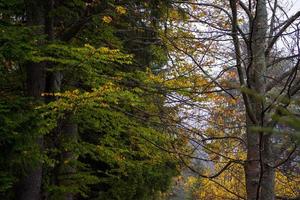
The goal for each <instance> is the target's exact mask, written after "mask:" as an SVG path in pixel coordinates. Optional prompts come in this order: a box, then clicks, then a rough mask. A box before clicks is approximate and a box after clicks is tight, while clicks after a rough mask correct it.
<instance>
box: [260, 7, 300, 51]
mask: <svg viewBox="0 0 300 200" xmlns="http://www.w3.org/2000/svg"><path fill="white" fill-rule="evenodd" d="M298 17H300V11H298V12H297V13H296V14H294V15H293V16H292V17H290V18H289V19H287V20H286V21H285V25H284V26H283V27H282V28H281V29H280V30H279V31H278V33H277V34H276V35H275V36H273V39H272V40H270V42H269V44H268V47H267V49H266V51H265V55H266V56H267V55H269V53H270V51H271V49H272V48H273V46H274V44H275V43H276V41H277V40H278V38H279V37H280V36H281V34H282V33H283V32H284V31H285V30H286V29H287V28H288V27H289V26H290V25H291V24H292V23H293V22H294V21H295V20H296V19H297V18H298Z"/></svg>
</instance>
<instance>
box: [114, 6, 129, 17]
mask: <svg viewBox="0 0 300 200" xmlns="http://www.w3.org/2000/svg"><path fill="white" fill-rule="evenodd" d="M116 11H117V13H119V14H120V15H124V14H125V13H126V11H127V10H126V8H124V7H123V6H117V7H116Z"/></svg>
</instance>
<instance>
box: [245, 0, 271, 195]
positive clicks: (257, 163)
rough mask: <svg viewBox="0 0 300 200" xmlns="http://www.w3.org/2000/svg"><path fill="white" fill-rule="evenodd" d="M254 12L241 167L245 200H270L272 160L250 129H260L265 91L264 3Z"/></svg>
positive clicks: (263, 140)
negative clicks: (244, 146) (244, 179)
mask: <svg viewBox="0 0 300 200" xmlns="http://www.w3.org/2000/svg"><path fill="white" fill-rule="evenodd" d="M256 2H257V5H256V13H255V18H254V21H253V26H252V34H251V54H252V55H250V56H249V57H251V59H252V62H251V65H250V66H249V67H250V68H249V74H248V80H249V82H248V83H249V86H250V89H252V90H253V91H254V92H255V93H256V95H258V96H259V97H255V96H256V95H253V96H250V98H249V101H250V102H249V104H250V108H251V111H252V112H253V114H254V116H255V120H254V121H253V119H250V117H249V116H250V115H249V112H247V121H246V123H247V130H246V131H247V133H246V134H247V162H246V165H245V174H246V190H247V200H274V170H273V169H272V168H271V167H269V165H268V164H269V163H270V162H271V160H272V155H271V154H272V152H271V140H270V136H269V135H266V133H264V132H263V131H262V130H261V131H253V129H252V127H261V128H262V127H264V126H265V116H264V95H265V88H266V81H265V71H266V60H267V59H266V56H265V49H266V42H267V41H266V40H267V37H266V34H267V26H268V23H267V8H266V0H259V1H256Z"/></svg>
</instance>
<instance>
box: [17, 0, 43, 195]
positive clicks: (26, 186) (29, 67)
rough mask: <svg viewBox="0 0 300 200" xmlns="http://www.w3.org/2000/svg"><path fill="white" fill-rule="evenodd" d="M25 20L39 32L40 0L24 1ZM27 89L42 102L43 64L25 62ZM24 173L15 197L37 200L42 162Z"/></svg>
mask: <svg viewBox="0 0 300 200" xmlns="http://www.w3.org/2000/svg"><path fill="white" fill-rule="evenodd" d="M26 20H27V25H28V27H33V26H35V27H37V29H36V30H37V33H42V32H41V27H42V26H43V25H44V7H43V5H42V1H39V0H36V1H33V0H31V1H27V2H26ZM26 75H27V84H26V87H27V91H26V93H27V94H28V96H30V97H33V98H34V100H35V101H37V102H38V101H39V102H42V101H43V98H42V96H41V94H42V93H43V92H44V90H45V64H44V63H33V62H29V63H27V64H26ZM36 143H37V145H38V146H39V148H40V150H42V148H43V137H42V136H40V137H38V138H37V139H36ZM25 171H26V172H27V173H26V175H25V176H24V177H23V178H22V179H21V180H20V182H19V183H18V185H17V189H16V198H17V199H18V200H39V199H40V193H41V183H42V163H41V162H40V163H37V164H36V165H34V166H33V167H31V168H28V169H25Z"/></svg>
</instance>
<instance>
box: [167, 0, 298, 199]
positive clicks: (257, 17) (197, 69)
mask: <svg viewBox="0 0 300 200" xmlns="http://www.w3.org/2000/svg"><path fill="white" fill-rule="evenodd" d="M284 3H286V5H282V4H284ZM287 3H288V1H277V0H228V1H217V0H204V1H197V0H194V1H173V5H174V6H175V7H178V9H179V10H180V11H181V12H183V13H185V16H186V19H185V21H181V22H175V23H174V22H173V23H172V22H166V23H165V33H164V36H163V37H165V38H166V41H167V43H168V44H169V46H170V48H171V50H172V51H173V53H170V57H169V58H170V59H171V60H172V61H173V62H172V63H170V65H172V66H173V67H174V68H176V66H177V67H178V66H179V65H181V63H182V62H185V63H186V64H187V65H191V66H193V67H190V68H189V72H188V73H189V74H191V73H192V72H193V73H196V74H199V75H200V76H202V77H204V79H205V80H206V81H207V84H206V85H204V87H203V86H202V87H201V89H198V90H193V92H195V93H197V94H195V96H197V95H198V96H202V97H205V96H206V95H207V94H211V93H222V94H224V95H227V96H228V97H230V98H232V99H238V98H239V95H240V96H241V99H242V101H241V102H242V109H240V108H239V111H240V112H241V111H242V112H244V115H245V120H244V121H243V122H242V123H240V125H241V126H243V125H245V133H243V132H241V135H240V136H238V137H237V136H232V135H231V136H230V135H224V136H223V137H209V136H208V135H207V134H206V133H205V130H207V129H206V128H207V127H205V128H204V129H202V130H201V128H200V129H199V128H198V131H197V133H195V129H194V128H190V127H184V128H186V130H189V132H190V133H191V134H189V136H187V137H188V138H189V139H190V140H192V141H193V143H194V144H195V143H197V144H198V145H199V146H201V148H207V149H206V150H208V151H211V152H212V153H213V154H216V155H217V154H218V156H221V157H223V161H224V167H223V168H222V169H220V171H218V172H216V173H215V174H212V175H210V176H209V175H204V174H201V173H198V174H199V175H200V176H202V177H205V178H214V177H217V176H218V175H220V174H221V173H222V172H224V171H225V170H227V169H228V168H229V167H230V166H231V165H232V164H242V165H243V167H244V173H245V183H246V193H247V194H246V199H248V200H274V199H275V198H278V199H280V198H281V199H282V198H283V197H276V195H275V170H276V169H277V168H278V167H279V166H280V165H282V164H283V163H284V162H285V161H286V160H289V159H291V158H292V156H291V155H293V154H294V153H295V152H296V151H295V149H297V147H296V146H295V148H293V150H290V151H289V150H285V151H282V152H281V153H283V154H281V155H278V151H277V150H275V147H274V143H276V139H274V138H275V136H274V131H276V130H277V131H278V126H279V122H278V120H277V119H278V118H277V117H274V116H279V117H280V116H283V115H284V113H283V112H282V109H285V110H286V111H289V110H291V109H292V108H293V106H295V105H293V100H294V99H295V98H296V97H297V95H298V94H299V90H300V77H299V75H298V71H299V61H300V55H299V49H300V47H299V46H300V45H299V24H300V11H298V12H296V13H293V14H290V13H289V12H288V11H287V10H285V7H287ZM171 21H172V20H171ZM168 30H172V31H168ZM174 30H177V32H176V31H174ZM182 32H188V33H189V34H182ZM174 52H175V53H174ZM212 68H213V69H212ZM170 69H172V67H170ZM231 70H234V71H235V72H236V73H237V79H238V82H236V83H235V84H234V86H232V87H230V86H228V85H225V84H223V83H222V80H224V77H225V76H224V74H226V73H227V72H229V71H231ZM225 79H226V77H225ZM232 91H236V92H232ZM173 100H174V99H173ZM187 102H188V101H187V100H185V101H184V102H183V101H181V103H183V104H184V103H187ZM202 105H203V104H202ZM189 106H191V107H192V108H194V109H200V110H201V109H202V110H203V108H201V106H199V103H195V100H193V99H191V101H189ZM204 107H205V109H209V106H204ZM203 113H207V111H202V114H203ZM208 115H209V114H208ZM190 116H191V117H192V118H193V119H190V121H191V120H192V121H193V122H194V123H195V122H196V121H195V119H194V118H197V117H195V116H193V115H190ZM207 119H208V117H206V118H203V117H202V118H201V120H202V121H203V120H207ZM198 120H199V119H198ZM201 120H199V121H201ZM202 123H203V122H202ZM222 127H223V128H224V126H222ZM195 135H196V136H195ZM276 137H280V136H276ZM208 140H211V141H213V140H241V141H244V142H242V143H244V144H243V145H240V146H239V148H242V150H245V151H246V155H247V158H246V159H245V160H239V159H232V158H230V157H228V156H226V155H225V154H222V153H221V152H216V151H214V150H213V149H210V148H209V147H207V146H206V144H207V143H206V142H207V141H208ZM277 142H278V140H277ZM286 144H289V145H291V146H294V145H293V142H291V140H288V142H287V143H284V142H281V143H280V145H281V146H284V145H286ZM276 148H278V147H276ZM224 151H225V150H224ZM275 152H276V153H275ZM284 155H288V156H284ZM204 160H205V159H204ZM210 160H211V161H214V160H213V159H210ZM219 161H220V160H219ZM192 170H193V169H192ZM237 197H238V198H240V196H239V195H238V194H237Z"/></svg>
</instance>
